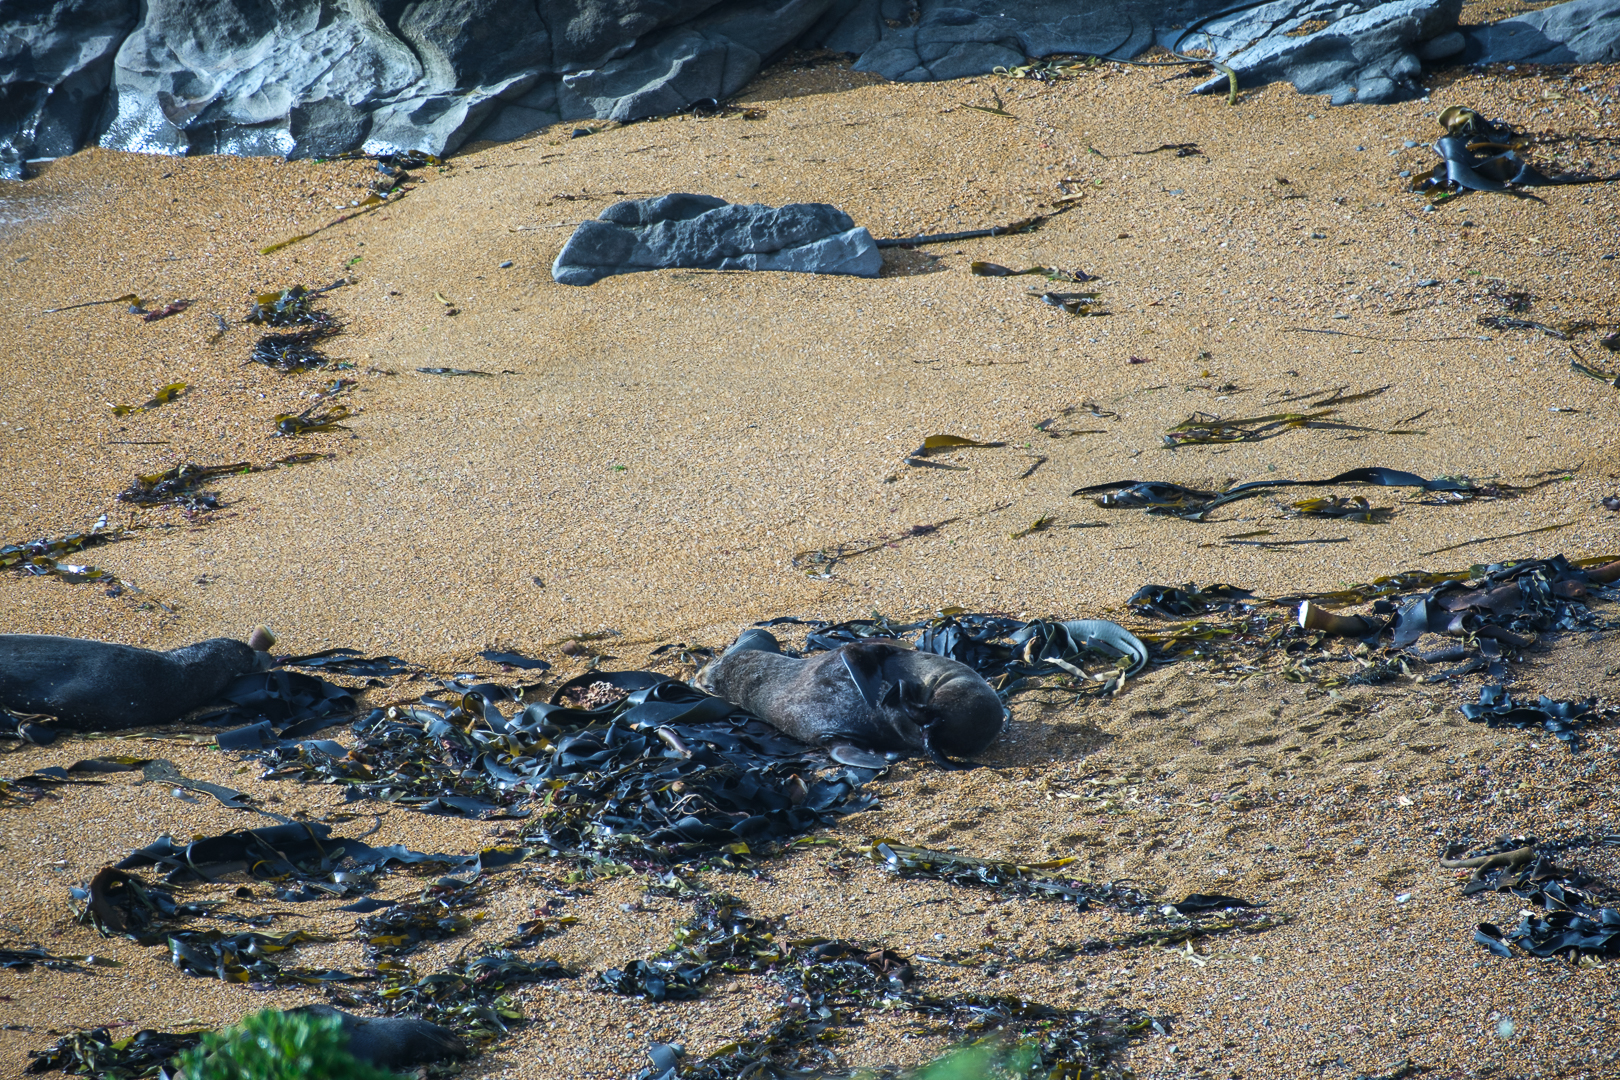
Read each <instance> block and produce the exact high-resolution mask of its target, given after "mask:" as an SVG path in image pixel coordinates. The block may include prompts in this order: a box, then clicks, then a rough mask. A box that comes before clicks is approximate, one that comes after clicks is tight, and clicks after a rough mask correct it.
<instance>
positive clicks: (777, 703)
mask: <svg viewBox="0 0 1620 1080" xmlns="http://www.w3.org/2000/svg"><path fill="white" fill-rule="evenodd" d="M693 685H695V686H696V687H697V688H698V689H700V690H702V691H704V692H705V693H709V694H713V695H714V696H716V697H719V698H724V699H725V700H726V701H729V702H731V703H732V704H733V705H735V706H737V707H738V708H740V709H743V710H745V711H747V712H750V713H753V714H754V715H755V716H757V717H759V718H760V719H761V720H764V721H765V722H766V723H768V724H770V725H771V726H772V727H775V728H777V729H779V730H780V731H783V732H785V733H786V734H788V735H791V736H793V737H794V738H795V739H798V740H800V741H801V742H807V743H810V744H812V745H826V746H828V747H829V748H830V749H831V750H832V753H833V758H834V760H836V761H840V762H843V763H844V764H846V765H860V766H864V767H867V768H878V767H881V766H883V765H885V764H887V760H886V759H885V758H883V757H882V756H880V755H882V754H884V753H886V752H887V753H894V752H900V753H905V752H907V751H918V750H920V751H923V752H925V753H927V754H928V756H929V757H931V758H933V759H934V760H935V761H937V762H938V763H940V764H941V765H943V766H945V767H946V768H959V767H961V766H959V765H958V764H957V763H956V762H953V761H951V760H950V758H948V757H947V756H946V755H947V754H955V755H957V756H958V757H968V756H971V755H973V754H977V753H979V752H980V751H981V750H983V749H984V748H985V747H986V746H989V745H990V743H991V742H992V741H993V740H994V739H995V737H996V736H997V735H999V734H1001V727H1002V724H1003V722H1004V721H1005V718H1006V709H1005V708H1004V707H1003V706H1002V704H1001V699H1000V698H999V697H998V696H996V692H995V690H993V689H991V687H990V684H989V683H987V682H985V681H984V679H983V678H981V677H980V676H979V673H978V672H976V671H974V670H973V669H972V668H970V667H968V666H967V665H966V664H962V663H958V662H957V661H955V660H951V659H949V658H948V657H944V656H937V655H935V654H934V653H926V652H917V651H916V650H914V649H907V648H902V647H901V646H900V645H897V644H895V643H893V642H888V641H863V642H859V643H857V644H853V645H842V646H839V647H838V648H836V649H833V650H832V651H831V652H824V653H817V654H816V655H814V656H809V657H805V658H803V659H800V658H797V657H792V656H785V655H783V653H782V651H781V648H780V646H779V645H778V644H777V641H776V639H775V638H774V637H772V636H771V635H770V634H768V633H766V632H765V631H764V630H760V629H758V628H754V629H750V630H747V631H745V632H744V633H743V634H742V635H741V636H740V637H738V639H737V641H736V643H735V644H733V645H732V646H731V648H729V649H727V650H726V651H725V652H724V653H722V654H721V656H720V657H719V659H717V660H715V661H714V662H712V663H710V664H709V665H708V666H706V667H705V668H704V669H703V670H702V671H700V672H699V673H698V675H697V678H695V679H694V680H693Z"/></svg>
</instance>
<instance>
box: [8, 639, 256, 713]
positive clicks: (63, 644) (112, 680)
mask: <svg viewBox="0 0 1620 1080" xmlns="http://www.w3.org/2000/svg"><path fill="white" fill-rule="evenodd" d="M269 666H270V659H269V657H268V656H267V655H266V654H265V653H263V652H260V651H258V650H256V649H254V648H252V647H251V646H249V645H247V644H245V643H243V642H240V641H236V640H234V639H232V638H212V639H210V640H208V641H201V642H198V643H197V644H195V645H187V646H185V647H183V648H179V649H171V650H169V651H168V652H154V651H152V650H151V649H138V648H135V647H134V646H131V645H116V644H113V643H111V642H106V641H86V640H84V639H82V638H66V637H48V636H46V635H43V634H0V709H9V710H11V711H12V712H18V713H43V714H44V715H46V716H53V717H56V718H57V720H58V721H60V722H61V724H62V725H63V726H65V727H70V728H78V729H81V730H86V731H116V730H119V729H122V728H132V727H146V726H149V725H152V724H168V723H173V722H174V721H176V720H179V719H180V718H181V717H183V716H185V715H186V714H187V713H189V712H191V711H193V710H194V709H198V708H201V707H202V706H204V705H207V704H208V703H209V702H211V701H213V700H214V699H215V698H217V697H218V696H219V693H220V691H222V690H224V689H225V687H226V686H227V685H229V684H230V682H231V681H232V680H233V679H235V678H236V677H237V676H239V675H246V674H248V673H250V672H254V671H264V670H266V669H267V668H269Z"/></svg>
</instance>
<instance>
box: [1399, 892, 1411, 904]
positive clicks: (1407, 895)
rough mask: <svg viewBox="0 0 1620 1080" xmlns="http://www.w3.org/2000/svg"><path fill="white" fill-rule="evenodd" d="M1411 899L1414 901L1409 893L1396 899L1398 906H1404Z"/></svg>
mask: <svg viewBox="0 0 1620 1080" xmlns="http://www.w3.org/2000/svg"><path fill="white" fill-rule="evenodd" d="M1410 899H1412V894H1411V893H1409V892H1403V893H1401V895H1399V896H1397V897H1396V898H1395V902H1396V903H1397V904H1404V903H1406V902H1407V901H1408V900H1410Z"/></svg>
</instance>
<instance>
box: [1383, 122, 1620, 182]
mask: <svg viewBox="0 0 1620 1080" xmlns="http://www.w3.org/2000/svg"><path fill="white" fill-rule="evenodd" d="M1438 119H1439V121H1440V126H1441V127H1443V128H1445V129H1446V133H1445V135H1443V136H1441V137H1440V138H1439V139H1436V140H1435V143H1434V152H1435V154H1436V155H1438V156H1439V158H1440V161H1439V162H1438V163H1437V164H1436V165H1435V166H1434V168H1433V169H1432V170H1431V171H1430V172H1429V173H1428V175H1426V176H1419V177H1414V178H1413V181H1412V190H1413V191H1423V192H1431V193H1433V194H1432V196H1431V201H1433V202H1443V201H1446V200H1447V199H1450V198H1454V197H1456V196H1458V195H1461V194H1464V193H1465V192H1469V191H1511V190H1513V189H1514V188H1516V187H1543V186H1547V185H1550V184H1601V183H1607V182H1610V181H1613V180H1617V179H1620V177H1617V176H1594V175H1592V174H1590V173H1569V174H1563V175H1552V176H1549V175H1548V174H1547V173H1545V172H1543V171H1541V170H1540V169H1537V168H1536V167H1535V166H1534V165H1532V164H1531V163H1530V162H1529V161H1527V160H1525V158H1524V157H1523V156H1522V154H1521V153H1520V151H1522V150H1525V149H1528V148H1529V147H1530V146H1531V145H1532V144H1533V143H1536V142H1538V141H1551V140H1550V139H1549V138H1548V137H1546V136H1541V137H1536V136H1527V135H1521V134H1519V133H1518V132H1517V131H1514V130H1513V128H1511V127H1510V126H1508V125H1507V124H1506V123H1505V122H1503V121H1501V120H1487V119H1485V118H1484V117H1483V116H1481V115H1480V114H1479V113H1477V112H1475V111H1474V110H1473V109H1470V108H1468V107H1467V106H1466V105H1452V106H1451V107H1449V108H1447V109H1446V110H1445V111H1444V112H1442V113H1441V114H1440V116H1439V117H1438Z"/></svg>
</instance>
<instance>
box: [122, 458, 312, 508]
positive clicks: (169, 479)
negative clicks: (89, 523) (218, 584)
mask: <svg viewBox="0 0 1620 1080" xmlns="http://www.w3.org/2000/svg"><path fill="white" fill-rule="evenodd" d="M330 456H331V455H330V454H317V453H305V454H288V455H287V456H286V457H279V458H276V459H275V460H274V461H271V462H268V463H266V464H264V465H254V464H253V463H252V462H248V461H238V462H235V463H233V464H230V465H196V464H193V463H190V462H187V463H185V464H181V465H176V466H174V467H173V468H171V469H167V470H165V471H164V472H160V473H149V474H145V475H141V476H137V477H136V478H135V480H134V481H133V482H132V483H131V484H130V485H129V487H127V488H125V489H124V490H123V491H120V492H119V493H118V501H119V502H126V503H135V504H136V505H139V506H175V507H179V508H180V509H181V510H182V511H184V512H185V513H186V515H187V516H188V517H189V516H195V515H197V514H201V513H206V512H208V511H210V510H218V509H219V508H220V507H221V505H223V504H221V503H220V501H219V495H218V494H217V493H216V492H212V491H204V490H203V489H202V487H201V485H203V484H206V483H207V482H208V481H210V480H213V479H216V478H218V477H221V476H235V475H245V474H247V473H257V472H268V471H270V470H271V469H277V468H281V467H282V466H286V465H307V464H309V463H310V462H312V461H319V460H321V459H322V458H326V457H330Z"/></svg>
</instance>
